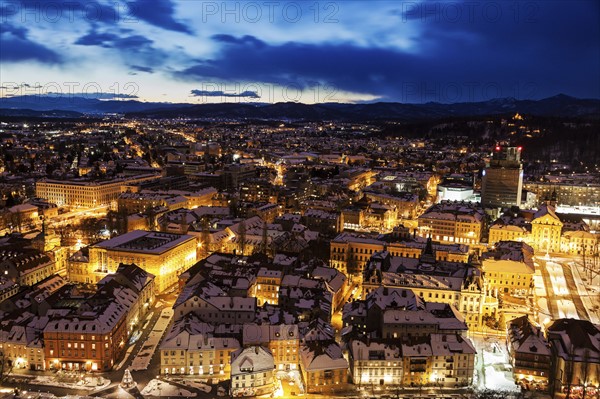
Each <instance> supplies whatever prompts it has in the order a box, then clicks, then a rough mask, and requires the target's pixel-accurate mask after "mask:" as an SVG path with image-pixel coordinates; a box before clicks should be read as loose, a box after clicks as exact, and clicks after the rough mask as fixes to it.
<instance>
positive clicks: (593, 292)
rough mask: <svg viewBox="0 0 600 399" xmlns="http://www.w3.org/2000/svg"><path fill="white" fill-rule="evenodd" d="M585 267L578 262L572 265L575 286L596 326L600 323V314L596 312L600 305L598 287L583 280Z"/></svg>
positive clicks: (595, 280)
mask: <svg viewBox="0 0 600 399" xmlns="http://www.w3.org/2000/svg"><path fill="white" fill-rule="evenodd" d="M582 269H583V265H580V264H579V263H577V262H573V263H571V270H572V271H573V278H574V279H575V284H576V286H577V292H578V294H579V296H580V297H581V301H582V302H583V306H585V308H586V309H587V312H588V315H589V316H590V321H591V322H592V323H594V324H598V323H600V317H598V313H597V312H596V310H597V309H598V306H600V303H599V301H598V299H599V297H598V292H597V290H598V287H597V286H596V285H595V284H590V281H589V280H588V281H587V282H586V283H584V281H583V279H582V274H583V275H584V276H585V272H583V270H582ZM597 281H598V280H597V278H595V279H594V280H593V281H592V282H597Z"/></svg>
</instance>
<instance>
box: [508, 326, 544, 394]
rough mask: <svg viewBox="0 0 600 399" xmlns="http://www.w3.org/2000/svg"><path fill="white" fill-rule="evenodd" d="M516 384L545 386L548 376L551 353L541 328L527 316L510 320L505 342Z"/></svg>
mask: <svg viewBox="0 0 600 399" xmlns="http://www.w3.org/2000/svg"><path fill="white" fill-rule="evenodd" d="M506 343H507V346H508V352H509V356H510V360H511V364H512V366H513V374H514V377H515V380H516V381H517V383H523V382H532V381H533V382H535V383H539V384H542V386H544V387H545V386H546V384H548V377H549V375H550V364H551V353H550V346H549V345H548V341H547V340H546V338H545V337H544V335H543V334H542V331H541V328H540V327H537V326H535V325H533V323H531V321H529V318H528V316H521V317H518V318H516V319H514V320H512V321H511V322H510V323H509V325H508V337H507V340H506Z"/></svg>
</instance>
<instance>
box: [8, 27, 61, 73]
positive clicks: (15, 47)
mask: <svg viewBox="0 0 600 399" xmlns="http://www.w3.org/2000/svg"><path fill="white" fill-rule="evenodd" d="M27 33H28V31H27V30H26V29H25V28H23V27H17V26H13V25H11V24H9V23H8V22H2V30H1V31H0V60H1V61H2V62H7V63H13V62H22V61H35V62H40V63H43V64H60V63H62V61H63V60H62V57H61V56H60V55H59V54H57V53H56V52H54V51H53V50H50V49H49V48H47V47H44V46H43V45H41V44H39V43H36V42H34V41H32V40H30V39H29V38H28V35H27Z"/></svg>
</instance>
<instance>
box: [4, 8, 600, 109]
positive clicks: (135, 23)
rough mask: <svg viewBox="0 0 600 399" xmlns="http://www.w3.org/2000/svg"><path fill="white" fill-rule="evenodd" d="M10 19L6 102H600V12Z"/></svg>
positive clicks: (104, 13) (271, 12)
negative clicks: (112, 97)
mask: <svg viewBox="0 0 600 399" xmlns="http://www.w3.org/2000/svg"><path fill="white" fill-rule="evenodd" d="M0 18H1V34H0V60H1V62H2V66H1V71H0V72H1V74H0V81H1V83H2V84H1V85H0V86H1V87H2V89H1V90H2V91H1V92H0V93H1V94H3V95H19V94H40V93H41V94H44V93H49V92H53V93H61V94H64V95H68V94H69V93H87V94H88V95H89V96H90V97H93V96H101V97H102V98H106V97H107V94H106V93H113V94H116V95H118V97H121V98H130V97H137V98H139V99H141V100H152V101H176V102H221V101H223V102H224V101H228V102H231V101H264V102H274V101H302V102H307V103H312V102H324V101H400V102H412V103H420V102H427V101H438V102H461V101H479V100H487V99H491V98H496V97H515V98H518V99H526V98H531V99H539V98H544V97H549V96H552V95H555V94H558V93H565V94H568V95H572V96H576V97H584V98H600V39H599V38H600V2H598V1H595V0H589V1H588V0H574V1H554V0H540V1H514V2H513V1H471V0H469V1H466V2H462V1H446V2H432V1H429V2H419V1H400V0H397V1H364V2H362V1H315V2H313V1H235V2H222V1H214V2H213V1H199V0H181V1H172V0H135V1H130V2H119V1H115V0H110V1H103V0H90V1H73V0H0ZM94 93H99V94H94Z"/></svg>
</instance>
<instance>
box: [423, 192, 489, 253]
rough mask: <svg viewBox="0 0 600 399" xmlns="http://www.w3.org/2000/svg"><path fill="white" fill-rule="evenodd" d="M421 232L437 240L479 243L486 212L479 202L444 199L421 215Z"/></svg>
mask: <svg viewBox="0 0 600 399" xmlns="http://www.w3.org/2000/svg"><path fill="white" fill-rule="evenodd" d="M418 220H419V234H420V235H421V236H422V237H431V238H432V239H434V240H436V241H442V242H454V243H459V244H477V243H479V241H480V240H481V233H482V230H483V222H484V212H483V209H482V208H481V207H480V206H479V204H476V203H471V202H464V201H461V202H454V201H442V202H440V203H438V204H435V205H432V206H431V207H429V208H428V209H427V210H426V211H425V212H424V213H423V214H421V216H419V219H418Z"/></svg>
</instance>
